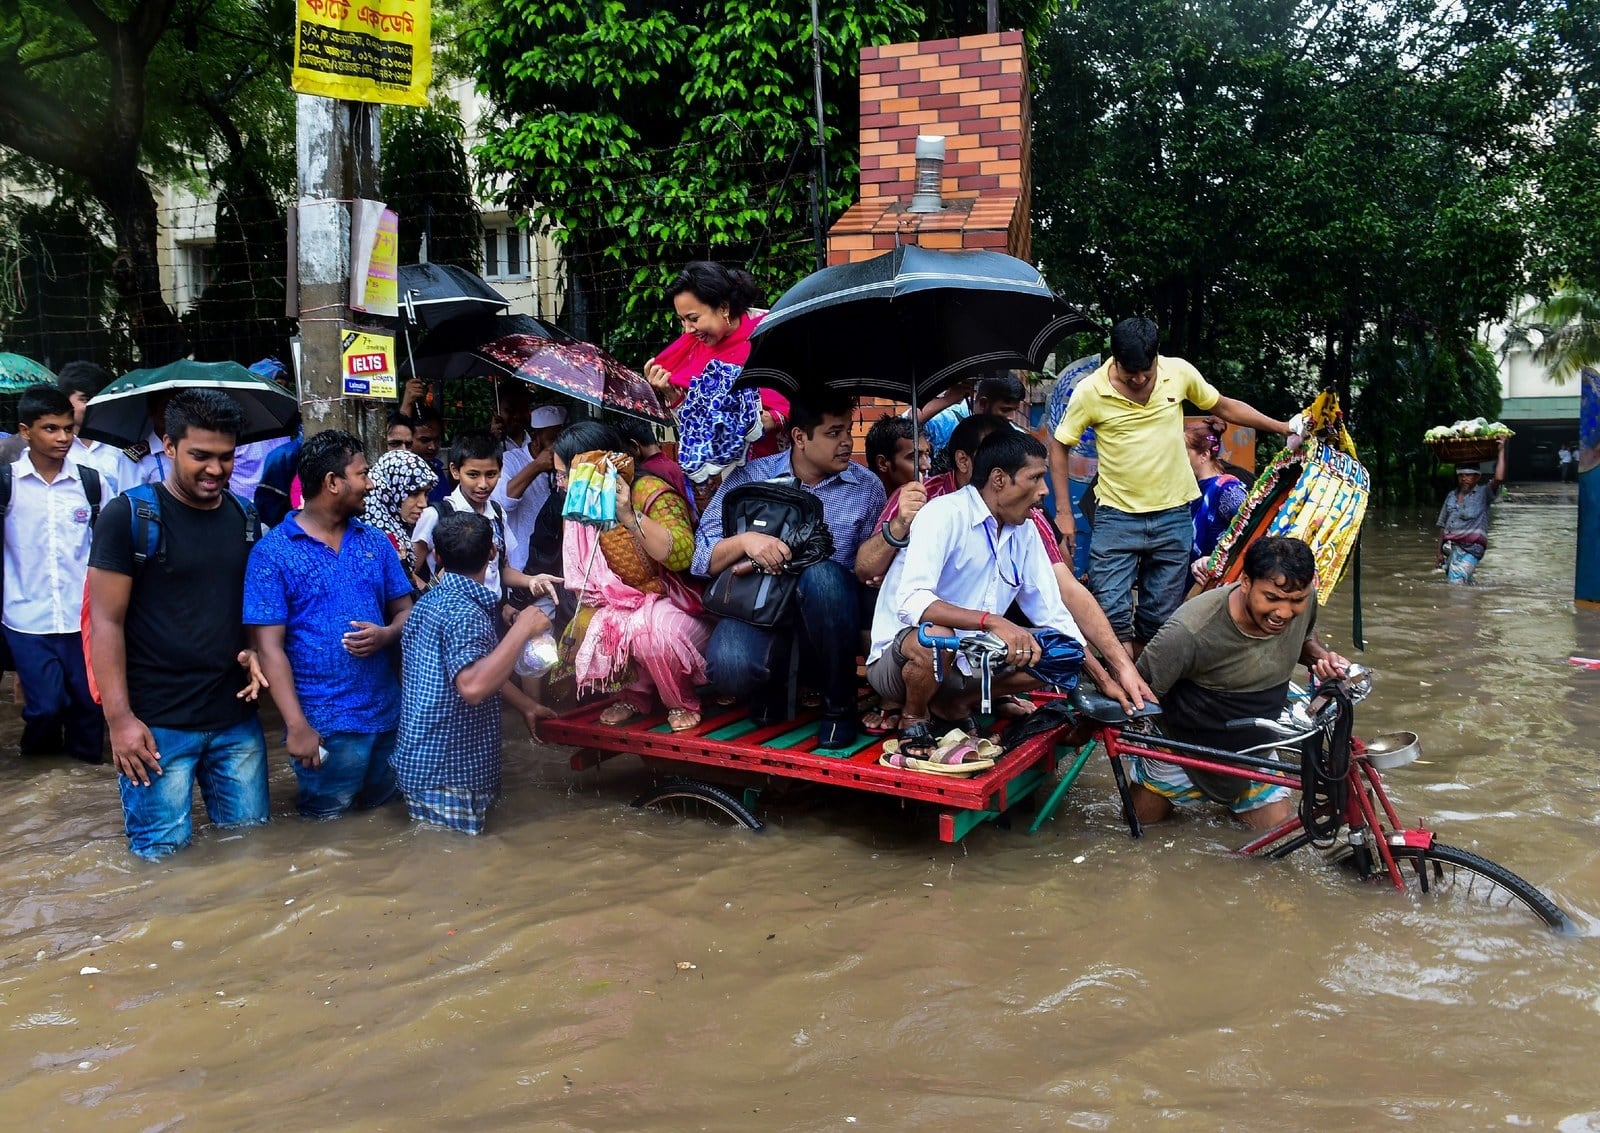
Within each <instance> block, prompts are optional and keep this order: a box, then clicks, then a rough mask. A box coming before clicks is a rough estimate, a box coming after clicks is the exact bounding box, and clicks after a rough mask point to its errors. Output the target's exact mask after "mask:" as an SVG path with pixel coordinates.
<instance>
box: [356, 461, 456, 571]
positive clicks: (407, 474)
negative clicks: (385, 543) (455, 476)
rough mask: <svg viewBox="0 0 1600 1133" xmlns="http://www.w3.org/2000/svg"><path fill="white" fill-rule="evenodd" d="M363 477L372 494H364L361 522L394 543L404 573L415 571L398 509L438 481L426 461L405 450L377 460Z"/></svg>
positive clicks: (409, 530) (409, 539)
mask: <svg viewBox="0 0 1600 1133" xmlns="http://www.w3.org/2000/svg"><path fill="white" fill-rule="evenodd" d="M367 476H368V478H369V479H371V481H372V491H371V492H369V493H367V510H366V511H364V512H362V514H361V521H362V522H363V523H366V524H368V525H369V526H372V527H376V528H377V529H378V530H379V531H382V532H383V533H384V534H385V535H387V536H389V538H390V539H391V540H393V541H394V545H395V546H396V547H397V548H399V551H400V557H401V559H403V560H404V561H405V564H406V570H408V571H415V570H416V568H417V563H416V559H415V557H414V556H413V554H412V552H411V528H409V527H407V526H406V524H405V523H404V522H402V521H401V519H400V505H401V504H403V503H405V502H406V497H407V496H409V495H412V494H413V493H416V492H420V491H423V490H425V489H429V488H432V487H433V486H434V484H435V483H437V482H438V480H439V477H438V475H437V474H436V473H435V472H434V470H433V468H432V466H431V465H429V464H428V462H427V461H426V460H423V459H422V457H420V456H418V455H417V454H416V453H414V452H409V451H407V450H406V449H395V450H394V451H392V452H386V453H384V454H383V455H382V456H380V457H379V458H378V463H376V464H374V465H373V466H372V468H371V470H370V471H369V472H368V473H367Z"/></svg>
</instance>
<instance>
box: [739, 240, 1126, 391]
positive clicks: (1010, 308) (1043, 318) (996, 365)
mask: <svg viewBox="0 0 1600 1133" xmlns="http://www.w3.org/2000/svg"><path fill="white" fill-rule="evenodd" d="M1093 327H1094V323H1092V322H1091V321H1090V320H1089V319H1088V318H1087V317H1086V316H1084V315H1083V313H1082V312H1080V311H1078V310H1077V309H1076V308H1074V307H1072V306H1069V305H1068V304H1067V303H1066V302H1065V301H1064V300H1062V299H1061V298H1060V297H1059V296H1057V295H1056V294H1055V292H1053V291H1051V290H1050V287H1049V285H1048V284H1046V283H1045V281H1044V278H1043V277H1042V276H1041V275H1040V274H1039V272H1038V269H1036V268H1035V267H1034V266H1033V265H1032V264H1029V263H1026V262H1024V261H1022V260H1019V259H1016V258H1014V257H1012V256H1007V255H1003V254H1002V253H1000V252H982V251H971V252H943V251H938V250H936V249H931V248H918V247H914V246H909V245H902V246H901V247H898V248H896V249H895V250H894V251H892V252H888V253H886V254H884V255H882V256H878V257H876V258H875V259H870V260H863V261H861V262H859V263H853V264H839V265H837V266H835V267H830V268H824V269H823V270H821V271H819V272H816V273H815V274H813V275H810V276H808V277H806V278H805V279H803V280H801V281H800V282H799V283H797V284H795V286H793V287H791V288H790V289H789V290H788V291H786V292H785V293H784V295H783V298H781V299H779V300H778V302H777V303H776V304H775V305H774V306H773V308H772V310H771V311H770V312H769V313H768V314H767V315H766V317H765V318H763V319H762V320H761V325H760V326H758V327H756V329H755V330H754V331H752V332H751V335H750V343H751V349H750V360H749V361H748V362H746V363H745V367H744V372H743V373H742V374H740V375H739V379H738V381H737V383H736V384H737V385H739V386H742V387H763V386H766V387H771V388H774V389H778V390H781V391H783V392H785V393H787V394H789V395H790V396H795V395H797V394H799V393H800V392H801V391H802V390H804V389H805V388H806V387H808V386H810V387H812V388H815V387H817V386H823V385H825V386H829V387H831V388H834V389H842V390H848V391H851V392H854V393H859V394H873V395H876V396H879V397H890V398H895V399H899V400H906V399H908V398H909V400H911V401H913V402H915V401H916V400H917V395H918V393H919V392H921V391H931V390H939V389H943V388H945V387H947V386H949V385H950V384H951V383H952V382H954V381H956V380H957V379H959V378H964V377H969V376H971V375H974V374H979V373H982V372H983V371H985V370H1009V369H1020V370H1039V369H1042V368H1043V367H1044V362H1045V359H1046V358H1047V357H1048V356H1049V353H1050V349H1051V347H1053V346H1054V345H1055V344H1056V342H1058V341H1059V340H1060V339H1061V338H1062V337H1064V336H1065V335H1068V334H1071V333H1073V332H1074V331H1082V330H1091V329H1093Z"/></svg>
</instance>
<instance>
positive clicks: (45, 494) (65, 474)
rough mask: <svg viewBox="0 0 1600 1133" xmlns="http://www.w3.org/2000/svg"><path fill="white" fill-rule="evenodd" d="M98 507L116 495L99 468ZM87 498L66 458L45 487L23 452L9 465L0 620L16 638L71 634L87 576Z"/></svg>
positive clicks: (79, 623) (73, 465)
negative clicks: (8, 494) (9, 506)
mask: <svg viewBox="0 0 1600 1133" xmlns="http://www.w3.org/2000/svg"><path fill="white" fill-rule="evenodd" d="M96 471H97V472H101V476H100V507H101V509H102V510H104V508H105V505H106V504H107V503H108V502H109V501H110V499H111V497H112V496H114V495H116V494H117V488H118V485H117V483H116V481H115V480H114V479H112V478H111V477H110V476H108V475H107V474H105V473H104V472H103V471H101V470H100V469H96ZM92 531H93V528H91V527H90V526H89V497H88V496H87V495H85V494H84V491H83V474H82V473H81V472H80V471H79V470H78V465H77V464H76V463H75V462H74V459H73V457H72V456H71V455H69V456H68V457H67V458H66V460H65V461H63V462H62V465H61V471H60V472H59V473H58V474H57V475H56V478H55V480H53V481H52V482H50V483H48V484H47V483H45V481H44V477H42V476H40V475H39V473H38V472H37V471H36V470H35V469H34V467H33V457H32V455H31V454H29V453H26V452H25V453H23V454H22V456H21V458H20V459H18V460H17V462H16V463H15V464H13V465H12V466H11V510H10V511H9V512H7V514H6V554H5V570H6V588H5V613H4V621H5V625H6V628H7V629H11V630H14V631H16V632H17V633H33V634H46V633H77V632H78V631H79V629H80V628H81V626H82V618H83V580H84V578H85V577H87V575H88V571H89V542H90V537H91V534H92Z"/></svg>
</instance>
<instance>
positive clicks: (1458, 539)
mask: <svg viewBox="0 0 1600 1133" xmlns="http://www.w3.org/2000/svg"><path fill="white" fill-rule="evenodd" d="M1505 483H1506V441H1505V438H1504V437H1501V438H1500V453H1499V455H1498V457H1497V458H1496V459H1495V463H1494V475H1493V476H1492V478H1491V479H1490V481H1489V483H1487V484H1485V483H1484V482H1483V470H1482V469H1481V468H1480V467H1479V466H1478V465H1476V464H1458V465H1456V488H1455V491H1453V492H1451V493H1450V494H1449V495H1447V496H1446V497H1445V498H1444V504H1443V505H1442V506H1441V507H1440V508H1439V521H1438V523H1439V554H1438V558H1437V561H1436V563H1435V565H1436V566H1438V567H1439V568H1441V569H1443V570H1444V571H1445V577H1446V580H1447V581H1449V582H1451V583H1454V584H1456V585H1458V586H1466V585H1468V584H1469V583H1471V581H1472V574H1473V572H1474V571H1476V570H1477V569H1478V564H1479V563H1480V562H1482V561H1483V553H1484V551H1486V550H1488V548H1489V506H1490V505H1491V504H1493V503H1494V501H1495V500H1496V499H1498V498H1499V496H1500V491H1501V489H1502V488H1504V487H1505Z"/></svg>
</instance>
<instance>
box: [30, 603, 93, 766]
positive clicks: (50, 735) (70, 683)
mask: <svg viewBox="0 0 1600 1133" xmlns="http://www.w3.org/2000/svg"><path fill="white" fill-rule="evenodd" d="M5 635H6V641H7V642H8V643H9V644H10V646H11V656H12V659H13V662H14V664H15V665H16V670H17V680H18V681H19V682H20V683H21V685H22V691H23V694H24V696H25V697H26V698H27V699H26V702H25V703H24V704H23V706H22V743H21V748H22V754H23V755H60V754H62V753H65V754H67V755H70V756H72V757H73V758H74V759H81V760H83V761H84V762H86V763H99V762H100V761H101V759H102V758H104V755H103V749H104V747H105V738H106V721H105V717H104V716H102V715H101V714H100V706H99V705H98V704H96V703H95V702H94V696H93V695H92V694H91V693H90V692H89V670H88V668H87V667H86V666H85V665H84V663H83V637H82V636H81V635H80V634H76V633H18V632H17V631H16V630H12V629H7V630H6V631H5Z"/></svg>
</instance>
